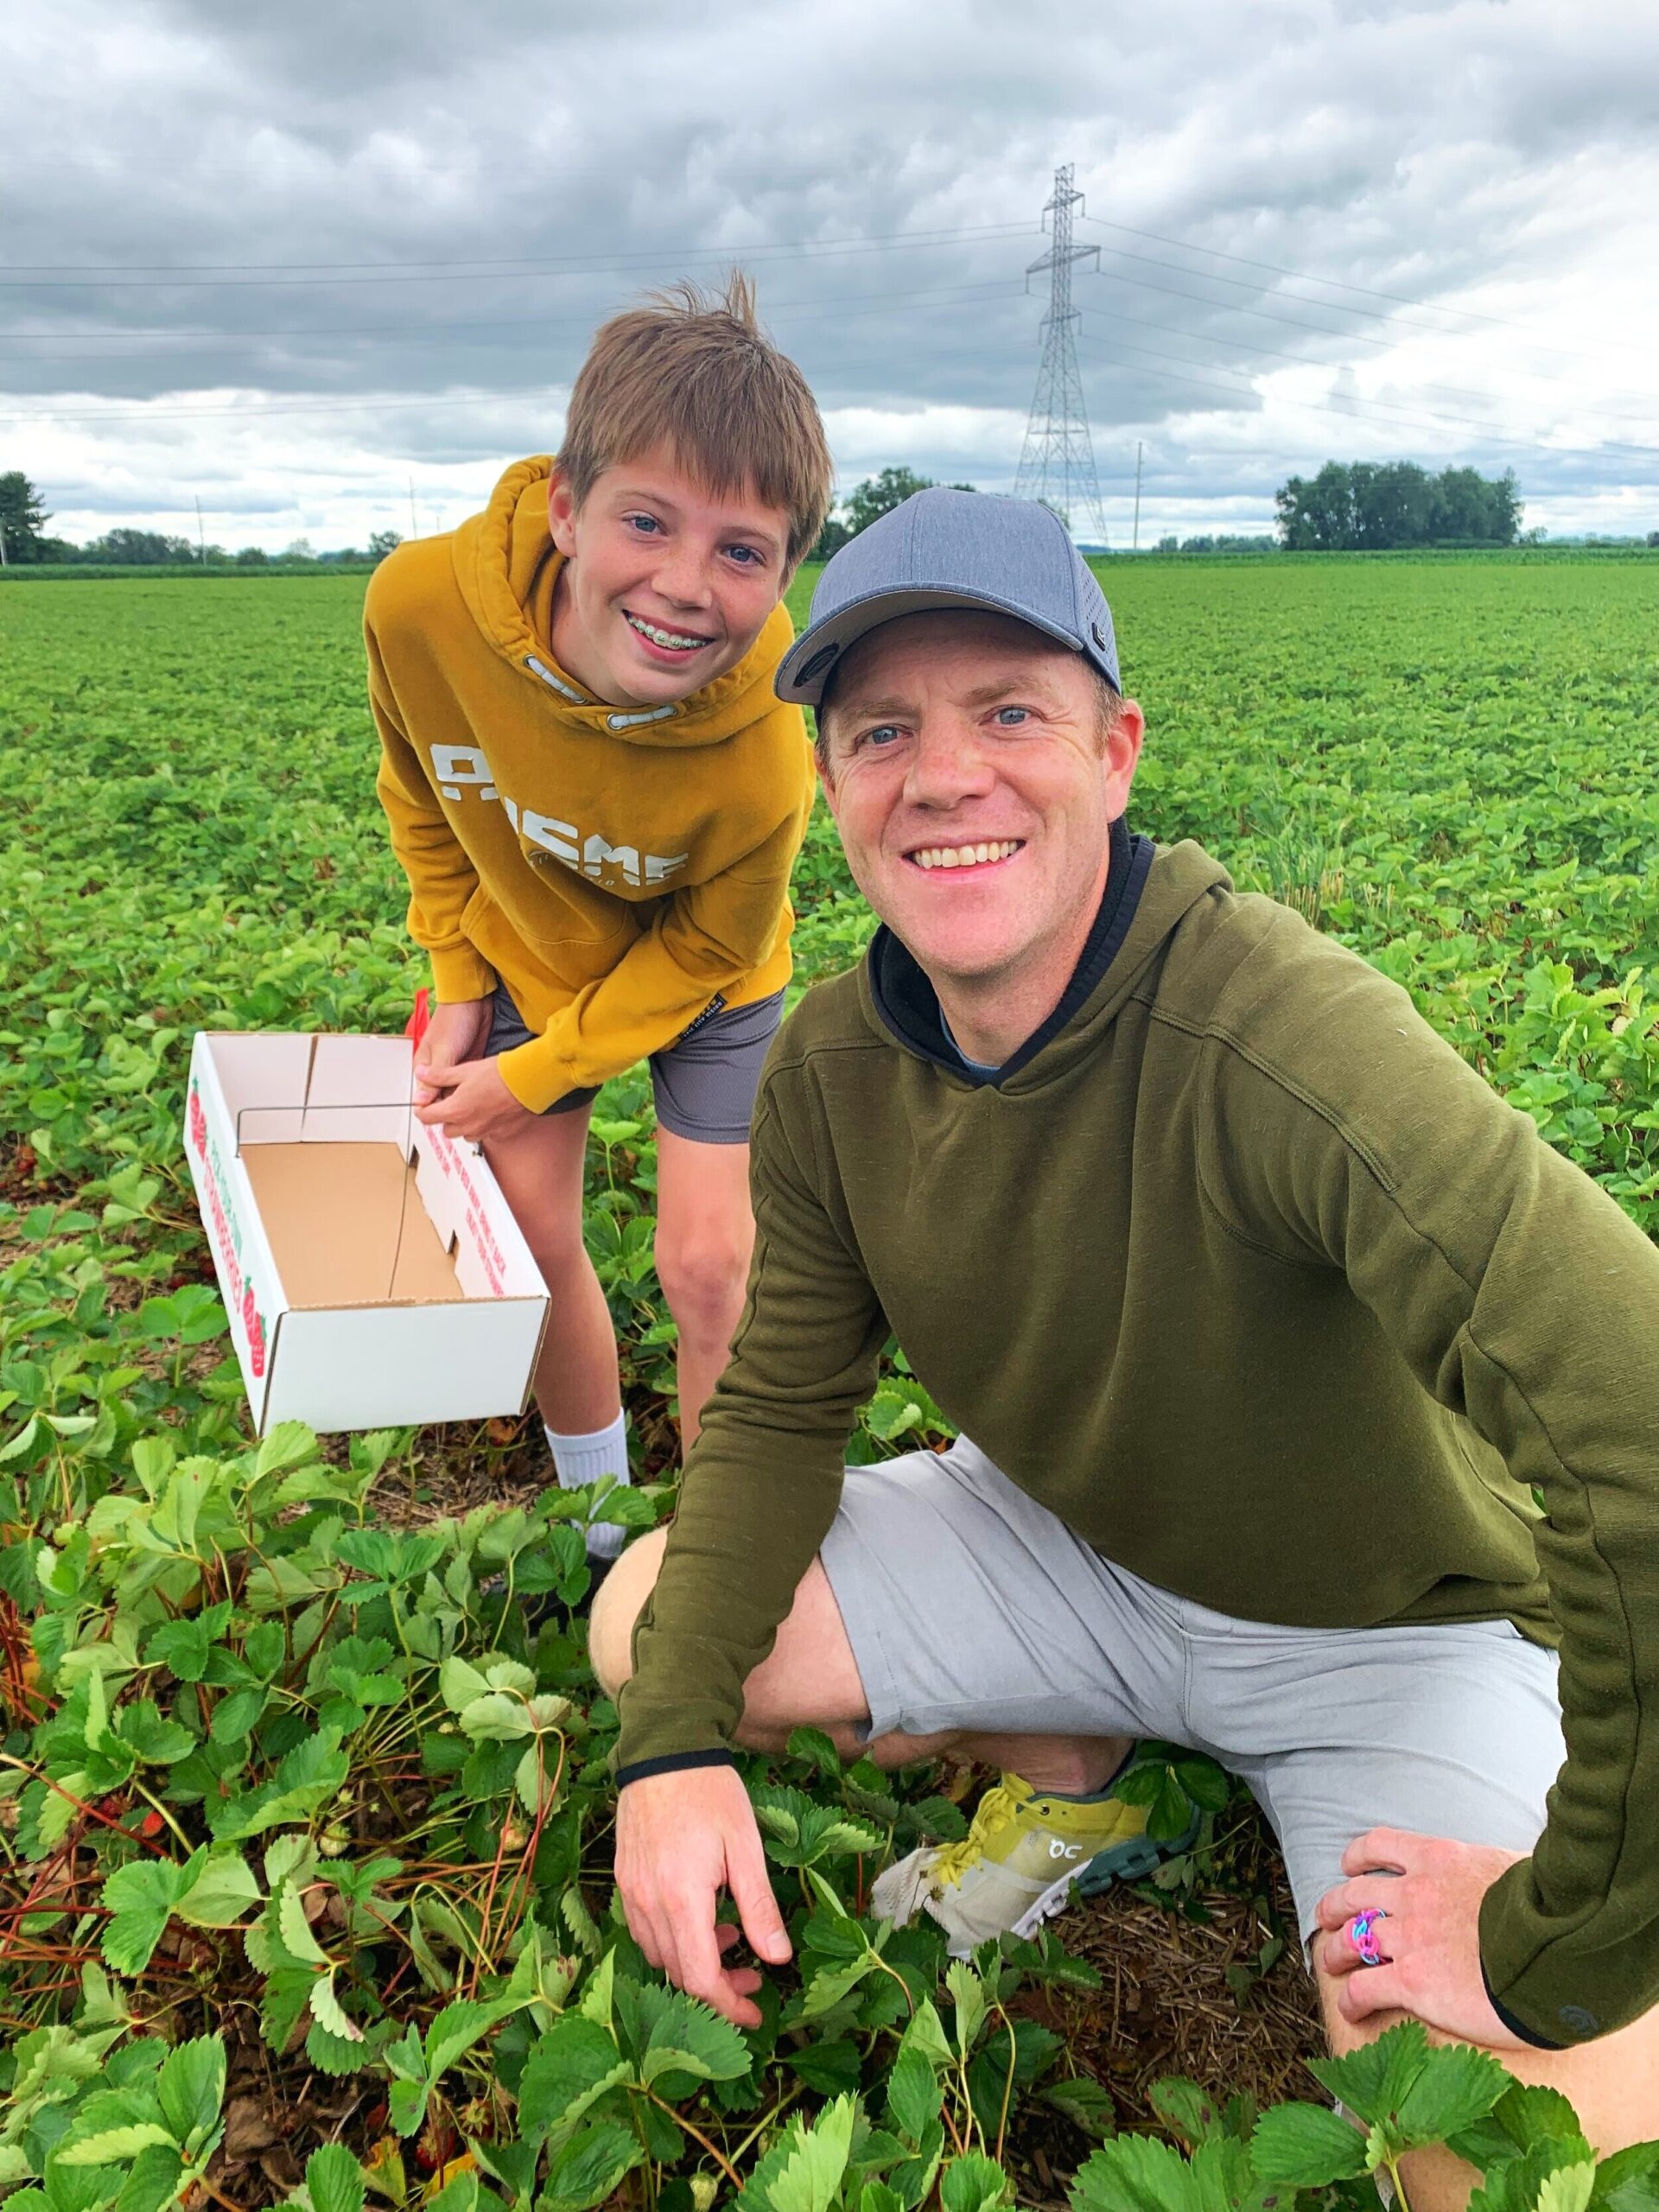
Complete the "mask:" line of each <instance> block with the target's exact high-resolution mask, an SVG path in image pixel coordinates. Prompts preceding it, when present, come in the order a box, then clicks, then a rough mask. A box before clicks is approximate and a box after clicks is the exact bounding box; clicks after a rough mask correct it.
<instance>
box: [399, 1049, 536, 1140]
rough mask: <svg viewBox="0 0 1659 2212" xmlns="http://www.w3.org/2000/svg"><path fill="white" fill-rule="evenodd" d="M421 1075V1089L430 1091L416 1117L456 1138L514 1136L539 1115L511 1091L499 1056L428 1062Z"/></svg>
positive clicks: (484, 1138)
mask: <svg viewBox="0 0 1659 2212" xmlns="http://www.w3.org/2000/svg"><path fill="white" fill-rule="evenodd" d="M419 1075H420V1082H419V1090H424V1091H425V1092H426V1093H427V1103H425V1104H424V1105H416V1109H415V1118H416V1121H417V1122H425V1124H426V1126H427V1128H442V1129H443V1130H445V1131H446V1132H447V1133H448V1135H450V1136H452V1137H466V1138H467V1139H468V1140H469V1141H471V1142H472V1143H474V1144H486V1143H487V1142H488V1141H489V1140H490V1139H491V1138H492V1137H505V1136H511V1135H512V1134H513V1133H514V1132H515V1131H516V1130H518V1129H521V1128H523V1127H524V1123H525V1122H533V1121H534V1120H535V1119H536V1116H534V1115H533V1114H532V1113H531V1110H530V1109H529V1107H528V1106H521V1105H520V1104H519V1103H518V1100H517V1099H516V1098H515V1097H514V1096H513V1095H512V1092H511V1091H510V1090H508V1089H507V1086H506V1084H505V1080H504V1079H503V1077H502V1074H501V1068H500V1064H499V1062H498V1061H496V1060H463V1061H461V1063H460V1064H459V1065H454V1066H452V1065H448V1064H447V1063H444V1064H440V1063H438V1062H435V1061H431V1060H429V1061H428V1062H427V1063H426V1065H424V1066H423V1068H422V1069H421V1070H420V1071H419Z"/></svg>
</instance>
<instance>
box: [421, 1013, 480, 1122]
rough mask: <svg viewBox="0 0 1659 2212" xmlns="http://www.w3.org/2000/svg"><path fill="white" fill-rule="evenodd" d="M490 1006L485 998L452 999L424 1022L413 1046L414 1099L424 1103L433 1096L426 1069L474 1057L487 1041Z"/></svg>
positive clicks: (452, 1064)
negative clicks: (420, 1037)
mask: <svg viewBox="0 0 1659 2212" xmlns="http://www.w3.org/2000/svg"><path fill="white" fill-rule="evenodd" d="M493 1011H494V1009H493V1003H492V1001H490V1000H488V999H452V1000H451V1001H449V1003H448V1005H447V1006H441V1007H438V1008H437V1010H436V1011H435V1014H433V1016H432V1019H431V1020H430V1021H429V1022H428V1024H427V1026H426V1034H425V1035H424V1036H423V1038H422V1039H421V1041H420V1043H419V1044H418V1045H417V1046H416V1048H415V1103H416V1105H417V1106H424V1105H425V1104H426V1103H428V1101H429V1099H431V1098H432V1097H434V1096H435V1091H434V1090H433V1087H432V1082H431V1078H430V1076H429V1072H428V1071H429V1069H431V1068H433V1067H451V1068H454V1067H460V1066H461V1064H462V1063H463V1062H464V1061H467V1060H475V1059H478V1058H480V1056H481V1055H482V1053H483V1051H484V1047H485V1046H486V1045H487V1044H488V1043H489V1041H490V1020H491V1016H492V1014H493Z"/></svg>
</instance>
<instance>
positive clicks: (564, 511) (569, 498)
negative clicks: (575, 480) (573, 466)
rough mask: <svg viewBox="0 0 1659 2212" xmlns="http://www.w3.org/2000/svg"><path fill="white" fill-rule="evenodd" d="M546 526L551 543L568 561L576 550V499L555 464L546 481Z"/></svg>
mask: <svg viewBox="0 0 1659 2212" xmlns="http://www.w3.org/2000/svg"><path fill="white" fill-rule="evenodd" d="M547 526H548V528H549V529H550V531H552V533H553V543H555V545H556V546H557V547H558V549H559V550H560V552H561V553H563V555H564V556H565V558H566V559H567V560H569V558H570V556H571V555H572V554H574V553H575V550H576V499H575V493H573V492H572V491H571V489H570V486H569V484H568V483H567V482H566V481H565V480H564V478H563V476H561V475H560V474H559V470H558V465H557V463H555V464H554V468H553V474H552V475H551V476H550V477H549V479H548V480H547Z"/></svg>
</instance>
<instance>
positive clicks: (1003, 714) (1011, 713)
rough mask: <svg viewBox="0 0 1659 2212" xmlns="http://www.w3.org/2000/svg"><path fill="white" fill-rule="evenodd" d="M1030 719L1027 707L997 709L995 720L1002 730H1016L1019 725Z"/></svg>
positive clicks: (1029, 710) (1029, 711)
mask: <svg viewBox="0 0 1659 2212" xmlns="http://www.w3.org/2000/svg"><path fill="white" fill-rule="evenodd" d="M1030 718H1031V709H1030V708H1029V707H999V708H998V709H997V710H996V719H997V721H998V723H999V725H1000V726H1001V728H1003V729H1018V728H1019V727H1020V723H1021V722H1023V721H1029V720H1030Z"/></svg>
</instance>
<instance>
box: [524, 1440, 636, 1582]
mask: <svg viewBox="0 0 1659 2212" xmlns="http://www.w3.org/2000/svg"><path fill="white" fill-rule="evenodd" d="M542 1433H543V1435H544V1436H545V1437H546V1439H547V1448H548V1450H549V1451H550V1452H551V1453H552V1454H553V1471H554V1473H555V1474H556V1476H557V1477H558V1480H559V1488H560V1489H561V1490H579V1489H581V1488H582V1485H583V1484H587V1483H596V1482H597V1481H598V1480H599V1479H600V1478H601V1475H614V1476H615V1478H616V1479H617V1481H618V1482H620V1483H626V1481H627V1480H628V1417H627V1415H626V1414H625V1413H622V1414H618V1415H617V1417H616V1419H615V1420H614V1421H613V1422H612V1423H611V1425H610V1427H608V1428H596V1429H594V1431H593V1432H592V1433H591V1434H589V1435H587V1436H561V1435H560V1434H559V1433H558V1431H557V1430H556V1429H552V1428H549V1427H548V1426H547V1424H546V1422H545V1421H543V1424H542ZM626 1536H627V1531H626V1529H619V1528H618V1527H617V1526H616V1524H615V1523H614V1522H610V1521H595V1522H593V1523H592V1524H591V1525H590V1526H589V1528H588V1556H589V1557H590V1558H592V1559H614V1558H615V1557H616V1555H617V1554H618V1553H619V1552H620V1550H621V1548H622V1546H623V1544H624V1542H625V1541H626Z"/></svg>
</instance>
